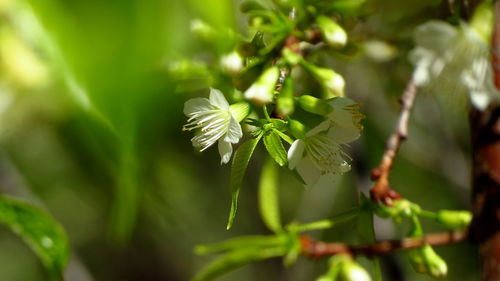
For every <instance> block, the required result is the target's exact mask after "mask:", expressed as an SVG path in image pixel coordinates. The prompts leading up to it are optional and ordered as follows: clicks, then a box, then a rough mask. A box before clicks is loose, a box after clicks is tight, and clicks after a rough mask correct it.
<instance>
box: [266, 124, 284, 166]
mask: <svg viewBox="0 0 500 281" xmlns="http://www.w3.org/2000/svg"><path fill="white" fill-rule="evenodd" d="M264 145H265V146H266V149H267V152H269V155H271V157H272V158H273V159H274V161H276V163H278V165H280V166H285V165H286V164H287V162H288V159H287V155H286V150H285V147H283V143H282V142H281V139H280V137H279V135H278V134H277V133H276V132H275V131H274V130H271V131H269V132H268V133H267V134H266V135H264Z"/></svg>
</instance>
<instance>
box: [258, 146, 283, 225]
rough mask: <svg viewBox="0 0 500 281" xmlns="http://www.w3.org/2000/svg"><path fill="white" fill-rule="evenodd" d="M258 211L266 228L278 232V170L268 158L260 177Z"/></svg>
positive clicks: (279, 221)
mask: <svg viewBox="0 0 500 281" xmlns="http://www.w3.org/2000/svg"><path fill="white" fill-rule="evenodd" d="M265 140H266V139H265V138H264V141H265ZM259 209H260V215H261V217H262V220H263V221H264V223H265V224H266V226H267V227H268V228H269V229H270V230H272V231H274V232H280V231H281V230H282V227H281V218H280V210H279V198H278V170H277V167H276V165H275V164H274V162H273V161H272V160H271V159H270V158H268V159H267V161H266V163H265V164H264V167H263V168H262V174H261V176H260V183H259Z"/></svg>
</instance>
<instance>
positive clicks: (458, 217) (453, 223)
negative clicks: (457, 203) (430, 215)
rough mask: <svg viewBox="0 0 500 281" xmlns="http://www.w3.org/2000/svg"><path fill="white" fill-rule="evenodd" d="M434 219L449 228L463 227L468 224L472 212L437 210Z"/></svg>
mask: <svg viewBox="0 0 500 281" xmlns="http://www.w3.org/2000/svg"><path fill="white" fill-rule="evenodd" d="M436 220H437V221H438V222H440V223H441V224H443V225H445V226H446V227H449V228H451V229H464V228H467V226H469V224H470V222H471V220H472V214H471V213H470V212H469V211H452V210H441V211H439V212H437V214H436Z"/></svg>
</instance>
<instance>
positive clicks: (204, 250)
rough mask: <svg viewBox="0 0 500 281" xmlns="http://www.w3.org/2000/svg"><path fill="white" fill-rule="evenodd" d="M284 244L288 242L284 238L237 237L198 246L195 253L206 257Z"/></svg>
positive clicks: (262, 236) (261, 236)
mask: <svg viewBox="0 0 500 281" xmlns="http://www.w3.org/2000/svg"><path fill="white" fill-rule="evenodd" d="M284 244H286V240H284V239H283V237H282V236H264V235H252V236H242V237H237V238H233V239H230V240H227V241H223V242H220V243H215V244H210V245H198V246H196V248H195V252H196V254H198V255H206V254H213V253H221V252H225V251H231V250H238V249H248V248H269V247H276V246H280V245H284Z"/></svg>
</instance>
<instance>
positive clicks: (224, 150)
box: [219, 140, 233, 165]
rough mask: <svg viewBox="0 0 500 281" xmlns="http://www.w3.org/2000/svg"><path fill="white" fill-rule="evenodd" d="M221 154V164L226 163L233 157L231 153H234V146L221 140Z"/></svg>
mask: <svg viewBox="0 0 500 281" xmlns="http://www.w3.org/2000/svg"><path fill="white" fill-rule="evenodd" d="M219 154H220V164H221V165H222V164H226V163H227V162H229V160H230V159H231V154H233V146H232V145H231V143H229V142H226V141H223V140H219Z"/></svg>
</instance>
